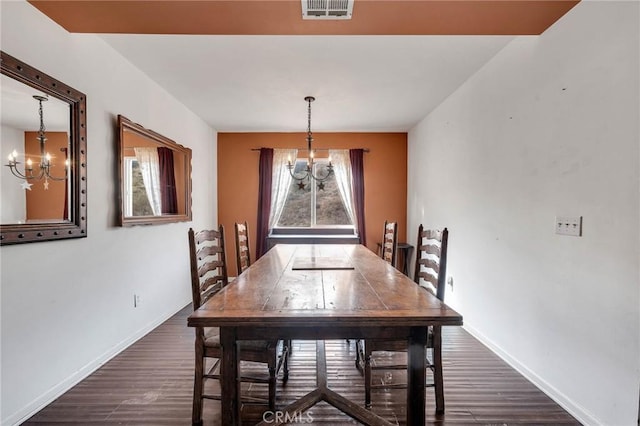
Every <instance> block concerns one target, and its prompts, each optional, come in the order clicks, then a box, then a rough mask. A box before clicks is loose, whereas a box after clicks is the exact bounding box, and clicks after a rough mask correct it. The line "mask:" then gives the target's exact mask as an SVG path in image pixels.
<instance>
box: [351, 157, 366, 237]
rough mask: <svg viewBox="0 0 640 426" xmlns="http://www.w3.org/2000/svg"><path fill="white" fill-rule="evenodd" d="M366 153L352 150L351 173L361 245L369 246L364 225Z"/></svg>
mask: <svg viewBox="0 0 640 426" xmlns="http://www.w3.org/2000/svg"><path fill="white" fill-rule="evenodd" d="M363 157H364V151H363V150H362V149H350V150H349V158H350V160H351V173H352V176H353V204H354V206H355V215H356V219H357V222H356V223H357V224H358V235H359V236H360V244H362V245H367V237H366V235H367V234H366V233H365V226H364V225H365V224H364V165H363V161H362V159H363Z"/></svg>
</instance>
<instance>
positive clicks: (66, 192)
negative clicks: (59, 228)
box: [60, 148, 71, 220]
mask: <svg viewBox="0 0 640 426" xmlns="http://www.w3.org/2000/svg"><path fill="white" fill-rule="evenodd" d="M60 151H62V152H64V164H65V174H66V176H67V178H66V179H65V180H64V208H63V209H62V220H69V179H71V173H70V171H69V170H70V168H69V167H66V164H67V160H69V150H68V149H67V148H60Z"/></svg>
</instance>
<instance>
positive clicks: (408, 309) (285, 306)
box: [188, 244, 462, 426]
mask: <svg viewBox="0 0 640 426" xmlns="http://www.w3.org/2000/svg"><path fill="white" fill-rule="evenodd" d="M188 325H189V326H191V327H220V341H221V344H222V347H223V356H222V359H221V376H222V377H223V379H222V381H221V387H222V401H221V403H222V407H221V408H222V410H221V411H222V424H224V425H240V424H241V411H240V409H241V406H240V405H241V404H240V385H239V380H238V378H239V368H240V363H239V359H240V357H239V355H238V346H237V345H236V343H237V342H238V341H240V340H256V339H259V340H270V339H278V340H291V339H296V340H316V341H318V345H317V352H316V354H317V360H316V361H317V380H316V381H317V383H316V388H315V389H314V390H313V391H311V392H309V393H308V394H306V395H305V396H304V397H302V398H301V399H299V400H298V401H296V402H294V403H293V404H290V405H289V406H287V407H283V408H282V409H281V410H279V411H280V412H281V413H283V414H284V415H283V416H281V418H287V416H288V418H289V419H290V418H293V417H294V416H297V415H300V413H301V412H303V411H305V410H306V409H308V408H310V407H311V406H313V405H314V404H316V403H318V402H320V401H326V402H328V403H329V404H331V405H333V406H334V407H336V408H338V409H339V410H341V411H343V412H345V413H346V414H348V415H349V416H351V417H353V418H354V419H356V420H358V421H360V422H362V423H364V424H370V425H387V424H390V423H389V422H387V421H386V420H384V419H383V418H381V417H379V416H377V415H376V414H375V413H373V412H371V411H370V410H367V409H365V408H364V391H363V400H362V401H351V400H348V399H347V398H345V397H343V396H342V395H340V394H338V393H337V392H334V391H333V390H331V389H330V386H329V384H328V383H327V379H326V359H325V358H324V344H323V343H324V342H323V341H324V340H325V339H385V338H391V339H394V340H399V339H403V338H404V339H406V340H407V348H408V357H407V361H408V362H407V400H406V401H407V410H406V415H407V418H406V424H407V425H412V426H413V425H424V423H425V357H426V349H425V343H426V337H427V329H428V327H429V326H431V325H442V326H459V325H462V316H461V315H460V314H459V313H457V312H456V311H455V310H453V309H451V308H450V307H448V306H447V305H446V304H444V303H442V302H441V301H440V300H439V299H438V298H436V297H435V296H434V295H432V294H431V293H430V292H428V291H425V290H424V289H423V288H420V287H419V286H418V285H417V284H415V283H414V282H413V281H412V280H410V279H409V278H407V277H406V276H405V275H404V274H402V273H401V272H400V271H398V270H397V269H395V268H394V267H393V266H391V265H390V264H388V263H387V262H385V261H383V260H382V259H381V258H379V257H378V256H376V254H375V253H373V252H372V251H371V250H369V249H368V248H366V247H365V246H362V245H357V244H340V245H331V244H309V245H298V244H278V245H276V246H275V247H273V248H272V249H271V250H269V251H268V252H267V253H266V254H265V255H264V256H262V257H261V258H260V259H258V260H257V261H256V262H255V263H254V264H252V265H251V266H250V267H249V269H247V270H246V271H245V272H243V273H242V274H240V275H239V276H238V277H237V278H236V279H235V280H234V281H232V282H231V283H229V285H227V286H226V287H225V288H224V289H222V290H221V291H220V292H219V293H217V294H216V295H214V296H213V297H212V298H211V299H209V300H208V301H207V302H206V303H205V304H203V305H202V306H201V307H200V308H199V309H197V310H196V311H194V312H193V314H191V315H190V316H189V318H188ZM354 368H355V366H354ZM263 424H269V425H272V424H278V421H277V419H274V418H273V417H272V418H269V419H266V420H265V421H263Z"/></svg>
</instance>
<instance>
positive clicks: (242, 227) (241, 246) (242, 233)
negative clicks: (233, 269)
mask: <svg viewBox="0 0 640 426" xmlns="http://www.w3.org/2000/svg"><path fill="white" fill-rule="evenodd" d="M234 228H235V231H236V265H237V266H238V275H240V274H241V273H243V272H244V271H245V269H247V268H249V266H251V255H250V254H249V228H247V222H244V223H237V222H236V223H235V224H234Z"/></svg>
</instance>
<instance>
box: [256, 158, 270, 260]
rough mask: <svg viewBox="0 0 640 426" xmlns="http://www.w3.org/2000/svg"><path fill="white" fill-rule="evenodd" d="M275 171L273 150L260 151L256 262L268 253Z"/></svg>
mask: <svg viewBox="0 0 640 426" xmlns="http://www.w3.org/2000/svg"><path fill="white" fill-rule="evenodd" d="M272 170H273V148H261V149H260V164H259V166H258V178H259V179H260V180H259V182H258V226H256V233H257V240H258V241H257V244H256V260H257V259H259V258H260V257H261V256H262V255H263V254H265V253H266V251H267V235H269V214H270V212H271V179H272V174H273V173H272Z"/></svg>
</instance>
